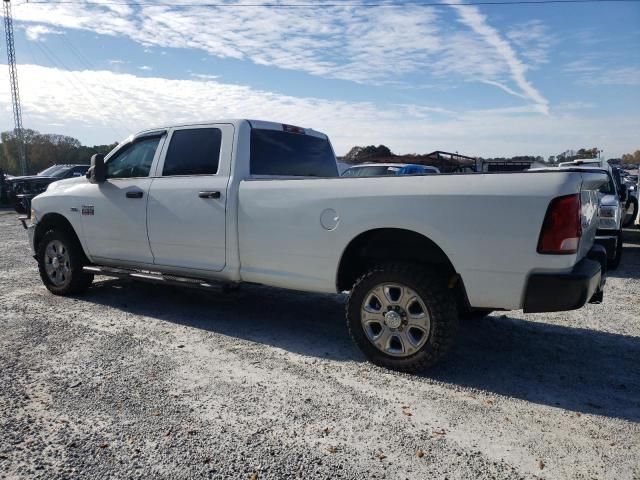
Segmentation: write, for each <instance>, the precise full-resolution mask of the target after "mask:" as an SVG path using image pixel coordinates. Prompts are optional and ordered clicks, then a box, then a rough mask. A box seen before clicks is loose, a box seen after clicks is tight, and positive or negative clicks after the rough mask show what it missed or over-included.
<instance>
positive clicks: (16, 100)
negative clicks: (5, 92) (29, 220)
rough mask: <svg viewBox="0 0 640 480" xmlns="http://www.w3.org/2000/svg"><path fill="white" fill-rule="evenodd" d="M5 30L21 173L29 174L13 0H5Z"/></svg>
mask: <svg viewBox="0 0 640 480" xmlns="http://www.w3.org/2000/svg"><path fill="white" fill-rule="evenodd" d="M2 3H3V7H4V30H5V33H6V36H7V63H8V64H9V82H10V83H11V99H12V100H13V121H14V124H15V135H16V139H17V140H18V155H19V157H20V173H21V174H22V175H26V174H27V155H26V151H25V144H24V130H23V128H22V110H21V108H20V91H19V90H18V68H17V67H16V49H15V45H14V41H13V18H12V17H11V2H10V0H3V2H2Z"/></svg>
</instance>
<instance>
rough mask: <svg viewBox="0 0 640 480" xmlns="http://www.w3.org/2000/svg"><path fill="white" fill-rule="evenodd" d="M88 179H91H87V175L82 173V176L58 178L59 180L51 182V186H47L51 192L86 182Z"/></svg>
mask: <svg viewBox="0 0 640 480" xmlns="http://www.w3.org/2000/svg"><path fill="white" fill-rule="evenodd" d="M88 181H89V180H87V177H85V176H84V175H82V176H81V177H71V178H65V179H64V180H58V181H57V182H53V183H51V184H49V188H47V192H50V191H52V190H60V189H63V188H66V187H68V186H70V185H75V184H76V183H85V182H88Z"/></svg>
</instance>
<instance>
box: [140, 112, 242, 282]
mask: <svg viewBox="0 0 640 480" xmlns="http://www.w3.org/2000/svg"><path fill="white" fill-rule="evenodd" d="M233 132H234V129H233V125H230V124H214V125H205V126H189V127H181V128H175V129H173V130H172V131H171V137H170V138H169V141H168V143H167V147H166V148H165V152H164V153H163V156H162V159H161V160H160V163H159V164H158V167H157V170H156V175H155V178H154V181H153V184H152V185H151V188H150V191H149V204H148V218H147V229H148V234H149V243H150V245H151V251H152V252H153V256H154V259H155V264H156V265H160V266H169V267H179V268H186V269H200V270H209V271H220V270H222V269H223V268H224V266H225V264H226V240H225V238H226V203H227V183H228V181H229V169H230V164H231V154H232V145H233Z"/></svg>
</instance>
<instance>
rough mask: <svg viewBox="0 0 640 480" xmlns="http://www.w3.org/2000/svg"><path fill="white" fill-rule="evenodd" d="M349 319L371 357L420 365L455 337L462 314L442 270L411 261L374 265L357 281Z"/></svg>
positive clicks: (395, 365)
mask: <svg viewBox="0 0 640 480" xmlns="http://www.w3.org/2000/svg"><path fill="white" fill-rule="evenodd" d="M347 325H348V327H349V332H350V334H351V337H352V338H353V340H354V342H355V343H356V345H358V347H360V349H361V350H362V351H363V353H364V354H365V355H366V357H367V358H368V359H369V360H370V361H371V362H373V363H375V364H377V365H380V366H382V367H386V368H391V369H394V370H401V371H407V372H410V371H415V370H419V369H423V368H427V367H429V366H431V365H433V364H435V363H436V362H437V361H438V360H439V359H440V358H441V357H442V356H443V355H444V354H445V353H446V352H447V350H448V349H449V347H450V346H451V344H452V343H453V340H454V337H455V334H456V331H457V327H458V314H457V308H456V303H455V301H454V297H453V295H452V293H451V291H450V290H448V289H447V288H446V285H445V284H444V282H443V281H442V279H441V278H440V276H439V275H437V274H435V273H432V272H429V271H426V270H424V269H422V268H417V267H415V266H411V265H405V264H389V265H382V266H378V267H374V268H372V269H371V270H369V271H368V272H367V273H366V274H364V275H363V276H362V277H360V279H359V280H357V281H356V283H355V285H354V286H353V289H352V291H351V295H350V296H349V301H348V304H347Z"/></svg>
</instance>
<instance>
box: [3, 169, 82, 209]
mask: <svg viewBox="0 0 640 480" xmlns="http://www.w3.org/2000/svg"><path fill="white" fill-rule="evenodd" d="M88 169H89V165H52V166H51V167H49V168H47V169H45V170H43V171H41V172H40V173H37V174H36V175H28V176H24V177H13V178H12V179H11V180H9V181H8V182H7V184H8V192H7V196H8V198H9V202H10V203H11V204H12V205H13V207H14V208H15V210H16V212H18V213H28V212H29V209H30V206H31V199H32V198H33V197H35V196H36V195H39V194H40V193H42V192H44V191H45V190H46V189H47V187H48V186H49V184H50V183H53V182H57V181H58V180H63V179H65V178H72V177H81V176H83V175H85V174H86V173H87V170H88Z"/></svg>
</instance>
